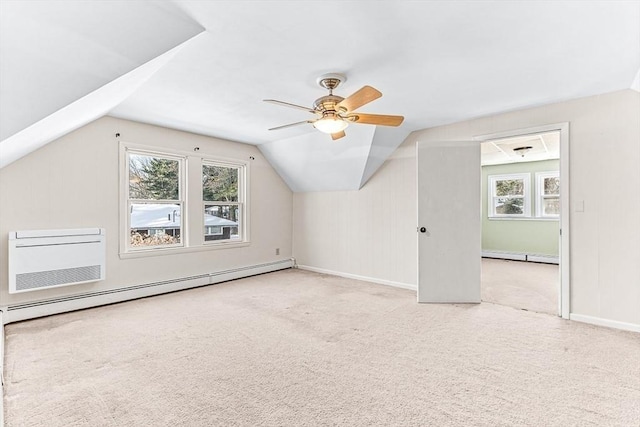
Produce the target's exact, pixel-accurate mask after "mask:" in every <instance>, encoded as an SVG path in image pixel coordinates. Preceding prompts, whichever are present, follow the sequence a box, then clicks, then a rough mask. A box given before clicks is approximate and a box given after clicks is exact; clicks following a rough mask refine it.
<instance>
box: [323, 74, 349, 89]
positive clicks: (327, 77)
mask: <svg viewBox="0 0 640 427" xmlns="http://www.w3.org/2000/svg"><path fill="white" fill-rule="evenodd" d="M346 81H347V77H346V76H344V75H343V74H338V73H328V74H323V75H321V76H320V77H318V79H317V80H316V82H317V83H318V84H319V85H320V87H323V88H325V89H327V90H329V93H331V92H333V90H334V89H335V88H337V87H338V86H340V83H344V82H346Z"/></svg>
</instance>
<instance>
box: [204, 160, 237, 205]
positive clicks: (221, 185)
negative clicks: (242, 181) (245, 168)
mask: <svg viewBox="0 0 640 427" xmlns="http://www.w3.org/2000/svg"><path fill="white" fill-rule="evenodd" d="M202 199H203V200H207V201H211V202H237V201H238V168H228V167H224V166H213V165H203V166H202Z"/></svg>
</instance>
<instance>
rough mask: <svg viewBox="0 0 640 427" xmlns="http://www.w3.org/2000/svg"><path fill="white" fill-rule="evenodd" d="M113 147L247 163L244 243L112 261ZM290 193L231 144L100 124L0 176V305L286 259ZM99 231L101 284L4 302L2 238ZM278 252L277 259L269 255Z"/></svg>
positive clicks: (120, 123)
mask: <svg viewBox="0 0 640 427" xmlns="http://www.w3.org/2000/svg"><path fill="white" fill-rule="evenodd" d="M116 132H119V133H120V134H121V138H120V140H122V141H126V142H129V143H136V144H144V145H149V146H154V147H158V148H162V147H165V148H169V149H174V150H183V151H192V150H193V148H194V147H195V146H198V147H200V151H199V153H201V154H203V155H215V156H221V157H224V158H228V159H238V160H243V161H246V160H249V157H250V156H253V157H254V158H255V160H251V161H250V163H249V167H250V174H251V175H250V183H249V184H250V190H249V191H250V194H249V197H250V210H251V216H250V221H251V222H250V225H251V244H250V245H249V246H247V247H240V248H233V249H214V250H204V251H199V252H189V253H182V254H174V255H162V256H153V257H144V258H135V259H120V257H119V254H118V239H119V237H120V236H119V177H118V171H119V167H118V164H119V163H118V156H119V142H118V140H117V139H116V138H115V134H116ZM291 223H292V193H291V191H290V190H289V188H288V187H287V186H286V184H285V183H284V182H283V181H282V180H281V179H280V177H279V176H278V175H277V174H276V172H275V171H274V170H273V168H272V167H271V166H270V165H269V163H268V162H267V161H266V160H265V159H264V157H263V156H262V154H261V153H260V151H259V150H258V149H257V148H256V147H255V146H252V145H247V144H239V143H235V142H229V141H223V140H218V139H214V138H209V137H204V136H199V135H194V134H190V133H185V132H180V131H175V130H170V129H165V128H160V127H156V126H151V125H145V124H141V123H135V122H130V121H126V120H120V119H116V118H112V117H104V118H102V119H99V120H97V121H95V122H93V123H91V124H89V125H87V126H85V127H83V128H80V129H78V130H76V131H75V132H72V133H70V134H68V135H66V136H64V137H62V138H60V139H58V140H57V141H54V142H52V143H50V144H48V145H46V146H45V147H43V148H41V149H39V150H37V151H36V152H34V153H32V154H30V155H28V156H26V157H24V158H22V159H20V160H18V161H16V162H14V163H12V164H10V165H8V166H6V167H5V168H3V169H1V170H0V236H1V238H0V270H1V271H2V274H1V275H0V305H7V304H14V303H19V302H25V301H32V300H38V299H44V298H51V297H58V296H63V295H70V294H74V293H80V292H90V291H98V290H104V289H113V288H118V287H123V286H128V285H135V284H142V283H150V282H155V281H160V280H168V279H177V278H182V277H186V276H193V275H198V274H205V273H210V272H216V271H220V270H226V269H230V268H234V267H243V266H250V265H255V264H260V263H266V262H272V261H276V260H282V259H287V258H290V257H291V256H292V252H291V248H292V229H291ZM81 227H103V228H105V229H106V233H107V271H106V275H107V280H106V281H104V282H95V283H89V284H82V285H74V286H68V287H62V288H57V289H51V290H42V291H36V292H27V293H22V294H14V295H9V294H8V292H7V288H8V285H7V273H6V271H7V233H8V232H9V231H14V230H30V229H56V228H81ZM275 248H280V255H279V256H276V255H275Z"/></svg>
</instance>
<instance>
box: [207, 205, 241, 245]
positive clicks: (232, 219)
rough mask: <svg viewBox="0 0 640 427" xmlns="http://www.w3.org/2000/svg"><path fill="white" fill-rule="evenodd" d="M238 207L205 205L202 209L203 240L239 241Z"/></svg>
mask: <svg viewBox="0 0 640 427" xmlns="http://www.w3.org/2000/svg"><path fill="white" fill-rule="evenodd" d="M239 223H240V206H238V205H206V206H205V208H204V240H205V241H207V242H208V241H212V240H238V239H240V230H239Z"/></svg>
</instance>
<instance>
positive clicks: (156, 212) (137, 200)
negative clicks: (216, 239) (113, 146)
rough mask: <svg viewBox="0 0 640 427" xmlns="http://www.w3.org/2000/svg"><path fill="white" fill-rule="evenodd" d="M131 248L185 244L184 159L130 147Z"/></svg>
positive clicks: (129, 246) (129, 239) (128, 209)
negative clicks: (133, 149) (132, 149)
mask: <svg viewBox="0 0 640 427" xmlns="http://www.w3.org/2000/svg"><path fill="white" fill-rule="evenodd" d="M126 160H127V174H128V176H127V183H128V188H127V238H128V242H127V249H128V250H131V251H137V250H145V249H151V248H158V247H162V248H165V247H176V246H178V247H179V246H184V241H183V238H182V236H183V229H184V221H183V217H184V215H183V210H184V209H183V206H184V200H183V197H182V194H183V191H182V182H183V179H184V178H183V173H184V166H183V164H184V159H183V158H182V157H177V156H167V155H165V154H158V153H151V152H139V151H131V150H128V151H127V154H126Z"/></svg>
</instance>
